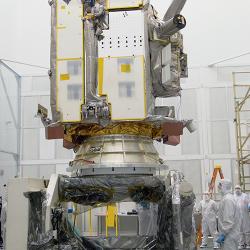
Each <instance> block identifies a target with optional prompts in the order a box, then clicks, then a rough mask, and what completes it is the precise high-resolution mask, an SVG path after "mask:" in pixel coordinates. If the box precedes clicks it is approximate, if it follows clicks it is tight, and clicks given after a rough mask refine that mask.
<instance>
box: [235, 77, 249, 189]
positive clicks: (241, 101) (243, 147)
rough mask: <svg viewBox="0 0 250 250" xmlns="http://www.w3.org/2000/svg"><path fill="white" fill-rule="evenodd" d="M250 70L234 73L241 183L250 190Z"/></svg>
mask: <svg viewBox="0 0 250 250" xmlns="http://www.w3.org/2000/svg"><path fill="white" fill-rule="evenodd" d="M244 79H250V72H234V73H233V89H234V109H235V119H234V122H235V129H236V146H237V165H238V173H239V184H240V185H241V187H242V189H243V191H244V192H249V191H250V83H248V84H247V83H246V82H245V80H244ZM243 80H244V82H242V81H243Z"/></svg>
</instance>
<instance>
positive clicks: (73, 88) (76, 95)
mask: <svg viewBox="0 0 250 250" xmlns="http://www.w3.org/2000/svg"><path fill="white" fill-rule="evenodd" d="M78 62H79V63H80V67H79V70H80V71H78V70H76V71H75V72H74V73H75V74H74V73H73V72H72V73H71V74H70V72H69V71H70V70H71V66H70V64H71V63H76V64H77V63H78ZM67 74H68V76H69V78H63V75H67ZM57 81H58V88H57V110H58V111H60V112H61V114H62V120H63V121H80V120H81V114H80V109H81V103H82V101H83V100H82V97H83V85H82V67H81V61H60V62H58V76H57Z"/></svg>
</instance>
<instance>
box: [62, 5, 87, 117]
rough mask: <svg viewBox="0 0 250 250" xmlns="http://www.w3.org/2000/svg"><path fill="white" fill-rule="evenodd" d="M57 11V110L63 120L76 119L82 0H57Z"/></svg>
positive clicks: (81, 88) (80, 85)
mask: <svg viewBox="0 0 250 250" xmlns="http://www.w3.org/2000/svg"><path fill="white" fill-rule="evenodd" d="M57 13H58V15H57V16H58V19H57V110H58V111H60V112H61V115H62V116H61V120H62V121H64V122H70V121H72V122H73V121H80V120H81V115H80V109H81V103H82V102H83V91H84V83H83V75H84V73H83V67H82V61H83V22H82V20H81V18H82V15H83V6H82V2H81V0H71V1H70V2H69V4H66V3H65V2H64V1H63V0H58V6H57Z"/></svg>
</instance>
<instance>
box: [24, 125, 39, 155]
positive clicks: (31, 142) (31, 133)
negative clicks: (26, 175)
mask: <svg viewBox="0 0 250 250" xmlns="http://www.w3.org/2000/svg"><path fill="white" fill-rule="evenodd" d="M39 137H40V129H23V144H22V146H23V147H22V159H23V160H36V159H38V155H39V154H38V150H39Z"/></svg>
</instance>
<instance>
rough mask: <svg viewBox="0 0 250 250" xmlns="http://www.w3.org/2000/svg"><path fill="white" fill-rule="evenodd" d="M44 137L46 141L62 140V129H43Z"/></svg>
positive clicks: (59, 127) (57, 127) (60, 127)
mask: <svg viewBox="0 0 250 250" xmlns="http://www.w3.org/2000/svg"><path fill="white" fill-rule="evenodd" d="M45 136H46V139H48V140H52V139H63V136H64V128H63V126H56V127H45Z"/></svg>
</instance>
